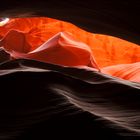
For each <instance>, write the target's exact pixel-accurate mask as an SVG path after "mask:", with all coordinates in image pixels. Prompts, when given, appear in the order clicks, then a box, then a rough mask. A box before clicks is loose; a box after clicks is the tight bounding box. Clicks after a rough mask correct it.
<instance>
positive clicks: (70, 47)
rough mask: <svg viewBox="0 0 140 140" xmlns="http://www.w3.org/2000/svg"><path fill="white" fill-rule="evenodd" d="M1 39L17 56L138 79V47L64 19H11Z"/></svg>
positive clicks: (139, 76)
mask: <svg viewBox="0 0 140 140" xmlns="http://www.w3.org/2000/svg"><path fill="white" fill-rule="evenodd" d="M0 38H1V42H0V46H2V47H4V48H5V50H6V51H8V52H9V53H10V54H11V56H12V57H14V58H16V59H17V58H28V59H35V60H39V61H43V62H50V63H54V64H60V65H65V66H78V65H83V66H90V67H94V68H97V69H98V68H100V69H101V72H103V73H106V74H110V75H113V76H116V77H120V78H123V79H126V80H131V81H136V82H140V46H139V45H136V44H134V43H131V42H128V41H124V40H122V39H119V38H116V37H111V36H107V35H100V34H92V33H89V32H86V31H84V30H82V29H80V28H78V27H76V26H75V25H73V24H70V23H67V22H63V21H59V20H56V19H51V18H42V17H40V18H15V19H10V21H9V22H8V23H7V24H5V25H4V26H1V27H0ZM136 62H137V63H136Z"/></svg>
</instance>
